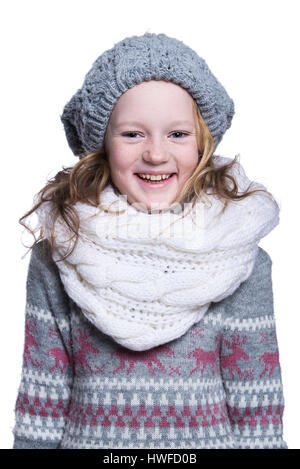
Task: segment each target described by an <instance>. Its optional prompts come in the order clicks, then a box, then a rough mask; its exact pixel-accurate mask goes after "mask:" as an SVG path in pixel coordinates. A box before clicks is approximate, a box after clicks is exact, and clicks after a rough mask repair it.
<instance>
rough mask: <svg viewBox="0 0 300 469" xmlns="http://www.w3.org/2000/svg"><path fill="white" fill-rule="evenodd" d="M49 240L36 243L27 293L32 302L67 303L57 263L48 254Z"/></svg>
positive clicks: (29, 269)
mask: <svg viewBox="0 0 300 469" xmlns="http://www.w3.org/2000/svg"><path fill="white" fill-rule="evenodd" d="M48 249H49V242H48V241H47V240H42V241H40V242H38V243H37V244H35V245H34V247H33V248H32V250H31V256H30V261H29V267H28V275H27V295H28V299H29V301H30V302H31V303H36V302H38V303H39V302H41V303H44V302H45V301H47V302H51V303H52V302H53V303H55V302H59V303H64V304H65V303H66V301H67V293H66V292H65V290H64V287H63V283H62V281H61V278H60V274H59V269H58V267H57V265H56V263H55V262H54V261H53V260H52V259H51V257H49V256H48V255H47V253H48Z"/></svg>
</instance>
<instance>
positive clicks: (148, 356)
mask: <svg viewBox="0 0 300 469" xmlns="http://www.w3.org/2000/svg"><path fill="white" fill-rule="evenodd" d="M159 353H165V354H167V355H168V356H174V352H173V350H172V349H170V347H168V346H166V345H159V346H158V347H154V348H152V349H150V350H146V351H145V352H135V351H132V350H129V349H125V348H120V349H118V350H116V351H115V352H112V353H111V357H112V358H113V357H114V356H115V355H116V356H117V357H118V358H119V359H120V366H119V367H118V368H115V369H114V370H113V374H116V373H118V372H119V371H120V370H122V369H123V368H125V366H126V363H128V364H129V366H128V368H127V370H126V373H127V375H128V374H129V373H130V372H131V370H132V369H133V368H134V365H135V363H145V364H146V365H147V367H148V369H149V370H150V372H151V373H152V375H154V374H155V372H154V369H153V364H156V365H157V366H158V367H159V368H160V369H161V370H162V371H163V372H164V373H167V370H166V369H165V367H164V366H163V364H162V363H161V361H160V360H159V358H158V356H157V355H158V354H159Z"/></svg>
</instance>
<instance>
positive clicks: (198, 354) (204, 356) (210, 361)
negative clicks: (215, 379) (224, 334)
mask: <svg viewBox="0 0 300 469" xmlns="http://www.w3.org/2000/svg"><path fill="white" fill-rule="evenodd" d="M215 343H216V348H215V350H209V351H206V350H203V349H201V348H196V349H195V350H192V351H191V352H190V353H189V354H188V358H191V357H192V356H193V357H194V358H195V359H196V361H197V363H196V367H195V368H194V369H193V370H192V371H191V372H190V374H193V373H195V371H197V370H199V369H200V366H201V364H202V365H203V366H202V370H201V374H202V375H203V373H204V371H205V369H206V367H207V365H210V366H211V370H212V373H213V375H214V374H215V370H217V369H218V356H219V348H220V335H218V336H216V337H215Z"/></svg>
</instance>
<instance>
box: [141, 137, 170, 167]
mask: <svg viewBox="0 0 300 469" xmlns="http://www.w3.org/2000/svg"><path fill="white" fill-rule="evenodd" d="M142 157H143V160H144V161H146V162H147V163H152V164H161V163H164V162H166V161H168V160H169V153H168V151H167V150H166V148H164V145H163V143H161V142H160V141H152V143H149V144H148V146H147V148H146V150H144V152H143V154H142Z"/></svg>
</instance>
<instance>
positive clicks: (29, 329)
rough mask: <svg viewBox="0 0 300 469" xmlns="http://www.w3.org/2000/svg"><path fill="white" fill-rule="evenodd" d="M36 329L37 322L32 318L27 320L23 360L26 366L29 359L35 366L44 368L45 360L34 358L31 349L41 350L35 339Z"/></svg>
mask: <svg viewBox="0 0 300 469" xmlns="http://www.w3.org/2000/svg"><path fill="white" fill-rule="evenodd" d="M35 331H36V323H33V322H32V321H31V320H30V319H27V320H26V321H25V343H24V353H23V361H24V366H26V367H27V366H28V361H27V360H29V361H30V363H31V364H32V366H34V367H35V368H39V369H41V370H42V369H43V361H38V360H34V358H33V357H32V356H31V351H30V349H31V348H33V349H35V350H36V351H38V350H39V346H38V344H37V341H36V339H35V336H34V333H35Z"/></svg>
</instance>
